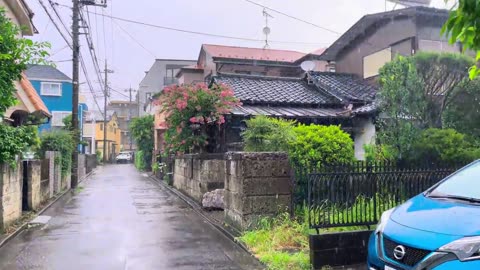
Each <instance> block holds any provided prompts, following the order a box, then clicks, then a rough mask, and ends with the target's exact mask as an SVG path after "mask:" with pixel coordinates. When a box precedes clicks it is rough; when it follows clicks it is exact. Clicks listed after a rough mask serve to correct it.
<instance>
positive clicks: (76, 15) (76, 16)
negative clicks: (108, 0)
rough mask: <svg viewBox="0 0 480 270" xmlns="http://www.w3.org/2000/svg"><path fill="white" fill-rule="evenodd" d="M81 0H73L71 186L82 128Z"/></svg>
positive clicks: (76, 180)
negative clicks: (80, 93)
mask: <svg viewBox="0 0 480 270" xmlns="http://www.w3.org/2000/svg"><path fill="white" fill-rule="evenodd" d="M79 24H80V0H73V16H72V31H73V33H72V39H73V76H72V77H73V95H72V129H73V130H72V132H73V140H74V142H75V149H74V150H73V154H72V171H71V175H72V178H71V182H70V184H71V187H72V188H76V187H77V185H78V145H79V144H80V132H79V131H80V130H79V124H78V93H79V92H80V91H79V88H80V85H79V83H78V82H79V56H80V38H79V37H80V32H79V28H80V25H79Z"/></svg>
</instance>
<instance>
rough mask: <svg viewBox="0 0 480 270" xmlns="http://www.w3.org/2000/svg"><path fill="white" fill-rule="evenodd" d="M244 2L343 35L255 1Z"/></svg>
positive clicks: (247, 0)
mask: <svg viewBox="0 0 480 270" xmlns="http://www.w3.org/2000/svg"><path fill="white" fill-rule="evenodd" d="M244 1H246V2H248V3H250V4H253V5H256V6H259V7H262V8H264V9H268V10H271V11H273V12H275V13H278V14H280V15H283V16H286V17H288V18H290V19H294V20H297V21H299V22H303V23H306V24H309V25H311V26H314V27H317V28H319V29H322V30H324V31H327V32H330V33H333V34H336V35H341V34H342V33H340V32H338V31H335V30H332V29H328V28H326V27H323V26H320V25H318V24H314V23H312V22H309V21H306V20H304V19H301V18H298V17H295V16H292V15H289V14H287V13H285V12H282V11H279V10H276V9H273V8H271V7H267V6H265V5H262V4H260V3H257V2H254V1H252V0H244Z"/></svg>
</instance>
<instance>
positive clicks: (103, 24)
mask: <svg viewBox="0 0 480 270" xmlns="http://www.w3.org/2000/svg"><path fill="white" fill-rule="evenodd" d="M102 21H103V22H102V32H103V53H104V54H103V56H104V57H105V59H107V58H108V57H107V34H106V33H105V12H104V10H103V8H102Z"/></svg>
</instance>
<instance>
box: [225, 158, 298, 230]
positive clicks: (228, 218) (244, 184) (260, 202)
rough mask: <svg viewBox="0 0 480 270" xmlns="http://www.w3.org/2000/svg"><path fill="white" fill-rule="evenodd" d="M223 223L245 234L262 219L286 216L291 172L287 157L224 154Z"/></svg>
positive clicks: (289, 196)
mask: <svg viewBox="0 0 480 270" xmlns="http://www.w3.org/2000/svg"><path fill="white" fill-rule="evenodd" d="M226 161H227V162H226V168H227V173H226V179H225V222H226V223H227V224H229V225H231V226H233V227H235V228H237V229H240V230H245V229H248V228H251V227H252V226H255V225H257V222H258V220H259V219H260V218H261V217H264V216H273V215H276V214H278V213H280V212H289V211H290V208H291V202H292V181H291V168H290V164H289V161H288V156H287V154H286V153H243V152H234V153H227V154H226Z"/></svg>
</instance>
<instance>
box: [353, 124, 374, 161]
mask: <svg viewBox="0 0 480 270" xmlns="http://www.w3.org/2000/svg"><path fill="white" fill-rule="evenodd" d="M356 121H357V124H356V125H355V130H356V132H355V135H354V137H355V138H354V139H355V158H356V159H358V160H365V150H364V149H363V146H364V145H365V144H371V143H374V142H375V132H376V130H375V125H374V123H373V120H372V119H371V118H357V120H356Z"/></svg>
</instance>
